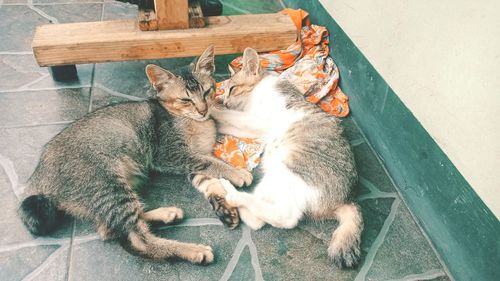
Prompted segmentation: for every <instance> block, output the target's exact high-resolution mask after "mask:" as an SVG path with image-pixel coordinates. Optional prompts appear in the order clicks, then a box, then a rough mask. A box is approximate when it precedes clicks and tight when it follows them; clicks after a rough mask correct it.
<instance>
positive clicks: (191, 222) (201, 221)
mask: <svg viewBox="0 0 500 281" xmlns="http://www.w3.org/2000/svg"><path fill="white" fill-rule="evenodd" d="M204 225H223V224H222V222H221V221H220V220H219V219H214V218H193V219H185V220H183V221H182V222H181V223H178V224H171V225H165V226H161V227H159V228H158V229H159V230H163V229H167V228H171V227H181V226H204Z"/></svg>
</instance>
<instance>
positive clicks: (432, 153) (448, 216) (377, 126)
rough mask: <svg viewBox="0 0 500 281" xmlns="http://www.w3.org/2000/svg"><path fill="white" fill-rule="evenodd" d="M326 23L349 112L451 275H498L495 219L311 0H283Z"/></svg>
mask: <svg viewBox="0 0 500 281" xmlns="http://www.w3.org/2000/svg"><path fill="white" fill-rule="evenodd" d="M285 3H286V4H287V6H288V7H290V8H302V9H304V10H306V11H308V12H309V13H310V15H311V21H312V23H315V24H319V25H323V26H326V27H327V28H328V30H329V31H330V48H331V55H332V57H333V58H334V60H335V62H336V63H337V65H338V66H339V68H340V73H341V74H340V79H341V80H340V86H341V87H342V89H343V91H344V92H345V93H346V94H347V95H348V96H349V100H350V106H351V109H352V114H353V118H354V120H355V121H356V122H357V123H358V125H359V126H360V127H361V129H362V131H363V132H364V133H365V135H366V137H367V139H368V141H369V142H370V143H371V145H372V146H373V148H374V149H375V151H376V152H377V154H378V155H379V156H380V158H381V159H382V161H383V162H384V165H385V166H386V168H387V170H388V171H389V174H390V175H391V176H392V178H393V180H394V182H395V183H396V185H397V188H398V191H399V193H400V194H401V197H402V198H403V200H404V201H405V203H406V204H407V205H408V208H409V209H410V210H411V212H412V213H413V215H414V216H415V218H416V219H417V221H418V223H419V224H420V226H421V227H422V229H423V230H424V231H425V232H426V234H427V236H428V237H429V238H430V240H431V243H432V244H433V246H434V247H435V249H436V251H437V252H438V254H439V255H440V257H441V259H442V261H443V262H444V263H445V266H446V267H447V268H448V270H449V272H450V274H451V275H452V277H453V278H454V279H455V280H464V281H465V280H500V253H499V252H500V223H499V221H498V220H497V219H496V217H495V215H494V214H493V213H492V212H491V211H490V210H489V209H488V208H487V207H486V205H485V204H484V203H483V201H482V200H481V199H480V198H479V197H478V195H477V194H476V193H475V192H474V190H473V189H472V188H471V186H470V185H469V184H468V183H467V181H466V180H465V179H464V177H463V176H462V175H461V174H460V172H459V171H458V170H457V169H456V167H455V166H454V165H453V163H452V162H451V161H450V159H449V158H448V157H447V156H446V155H445V154H444V152H443V151H442V150H441V149H440V148H439V146H438V145H437V144H436V142H435V141H434V140H433V139H432V137H431V136H430V135H429V134H428V133H427V131H426V130H425V129H424V128H423V127H422V125H421V124H420V123H419V122H418V120H417V119H416V118H415V116H413V114H412V113H411V111H410V110H409V109H408V108H407V107H406V106H405V105H404V104H403V103H402V102H401V100H400V99H399V98H398V96H397V95H396V94H395V93H394V92H393V90H392V89H391V88H390V86H389V85H388V84H387V83H386V82H385V81H384V79H383V78H382V77H381V76H380V74H379V73H378V72H377V71H376V70H375V69H374V67H373V66H372V65H371V64H370V62H369V61H368V60H367V59H366V58H365V57H364V56H363V54H362V53H361V51H360V50H359V49H358V48H357V47H356V46H355V45H354V44H353V42H352V41H351V40H350V39H349V37H348V36H347V35H346V34H345V32H344V31H343V30H342V29H341V28H340V26H339V25H338V24H337V23H336V22H335V20H334V19H333V18H332V17H331V16H330V14H329V13H328V12H327V11H326V10H325V9H324V8H323V6H322V5H321V4H320V3H319V1H317V0H308V1H298V0H285Z"/></svg>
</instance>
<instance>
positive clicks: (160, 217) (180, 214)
mask: <svg viewBox="0 0 500 281" xmlns="http://www.w3.org/2000/svg"><path fill="white" fill-rule="evenodd" d="M142 218H143V219H144V220H146V221H147V222H150V223H163V224H171V223H175V222H178V221H181V220H182V219H183V218H184V211H182V209H179V208H177V207H161V208H157V209H154V210H151V211H148V212H145V213H143V214H142Z"/></svg>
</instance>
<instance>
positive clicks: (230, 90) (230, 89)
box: [228, 86, 236, 94]
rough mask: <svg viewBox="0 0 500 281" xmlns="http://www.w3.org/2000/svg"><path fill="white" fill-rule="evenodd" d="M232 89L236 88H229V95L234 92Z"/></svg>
mask: <svg viewBox="0 0 500 281" xmlns="http://www.w3.org/2000/svg"><path fill="white" fill-rule="evenodd" d="M234 88H236V86H231V87H230V88H229V92H228V93H229V94H231V92H232V91H233V90H234Z"/></svg>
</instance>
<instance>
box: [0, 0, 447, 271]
mask: <svg viewBox="0 0 500 281" xmlns="http://www.w3.org/2000/svg"><path fill="white" fill-rule="evenodd" d="M242 3H244V4H242ZM224 4H225V8H224V9H225V13H226V14H242V13H256V12H273V11H277V10H279V9H281V8H282V6H281V2H280V1H264V0H261V1H230V0H226V1H224ZM311 12H313V11H311ZM135 15H136V8H135V7H134V6H130V5H127V4H122V3H118V2H112V1H104V2H103V1H102V0H101V1H100V0H93V1H90V0H89V1H88V2H83V1H78V0H33V1H30V0H3V1H1V0H0V38H1V40H0V165H1V168H0V205H1V206H2V211H1V212H0V280H254V279H255V280H262V279H264V280H449V279H448V277H446V275H445V272H444V270H443V268H442V266H441V265H440V263H439V262H438V259H437V257H436V255H435V254H434V252H433V250H432V248H431V247H430V245H429V243H428V242H427V240H426V239H425V237H424V236H423V235H422V233H421V231H420V229H419V228H418V226H417V225H416V223H415V222H414V220H413V219H412V217H411V215H410V214H409V212H408V210H407V208H406V207H405V205H404V203H403V202H402V201H401V199H400V198H399V197H398V195H397V193H396V190H395V187H394V186H393V185H392V183H391V181H390V179H389V177H388V176H387V174H386V172H385V170H384V169H383V167H382V166H381V164H380V163H379V161H378V159H377V157H376V156H375V155H374V153H373V152H372V150H371V149H370V146H369V145H368V144H367V143H366V140H365V138H364V137H363V135H362V134H361V133H360V132H359V131H358V129H357V127H356V125H355V124H354V122H353V121H352V120H351V119H346V120H345V122H344V124H345V126H346V129H347V136H348V138H349V139H350V141H351V143H352V145H353V146H354V150H355V153H356V160H357V163H358V166H359V172H360V175H361V180H360V183H359V185H358V189H357V195H358V201H359V203H360V204H361V206H362V209H363V215H364V220H365V232H364V235H363V242H362V248H363V261H362V264H361V265H360V266H359V267H358V268H357V269H354V270H338V269H335V268H334V267H333V266H332V264H331V262H330V261H329V260H328V257H327V253H326V248H327V243H328V241H329V239H330V236H331V233H332V230H333V229H334V228H335V226H336V223H335V222H333V221H332V222H324V223H315V222H311V221H304V222H302V223H301V224H300V226H299V227H297V228H296V229H293V230H279V229H274V228H271V227H264V228H263V229H261V230H259V231H255V232H253V231H250V230H249V229H248V228H246V227H244V226H242V227H240V228H238V229H236V230H228V229H227V228H224V227H223V226H222V224H221V223H220V222H219V221H218V220H217V219H216V217H215V216H214V215H213V214H212V210H211V208H210V206H209V204H208V203H207V202H206V201H205V200H204V199H203V198H202V196H201V195H200V194H198V193H197V192H196V191H195V190H194V189H193V188H192V187H191V186H190V184H189V183H188V182H187V180H186V179H185V177H173V176H167V175H164V176H159V177H157V178H154V179H152V183H151V184H150V188H147V190H146V191H145V192H144V194H143V198H144V202H145V204H146V205H147V206H148V207H151V208H154V207H158V206H164V205H167V206H170V205H175V206H179V207H181V208H183V209H184V210H185V212H186V217H187V219H186V220H185V221H184V222H183V223H181V224H179V225H176V226H170V227H162V228H160V229H158V230H157V232H158V233H159V235H161V236H167V237H170V238H174V239H179V240H182V241H192V242H202V243H206V244H210V245H212V246H213V248H214V249H215V255H216V261H215V263H214V264H212V265H208V266H195V265H191V264H188V263H185V262H151V261H147V260H143V259H141V258H138V257H134V256H131V255H129V254H128V253H127V252H125V251H124V250H122V248H121V247H120V246H119V245H117V243H114V242H102V241H100V240H99V239H98V237H97V235H96V234H95V232H94V230H93V229H92V228H91V227H90V226H89V225H88V224H87V223H85V222H82V221H73V220H71V219H67V221H66V222H65V224H64V226H63V227H62V228H61V229H60V230H59V231H58V232H57V233H55V234H53V235H52V236H50V237H38V238H37V237H32V236H31V235H30V234H29V233H28V232H27V231H26V229H25V228H24V226H23V225H22V224H21V222H20V220H19V218H18V217H17V215H16V208H17V204H18V197H19V194H20V192H21V191H22V188H23V183H24V182H26V179H27V178H28V177H29V175H30V173H31V172H32V171H33V169H34V167H35V165H36V163H37V160H38V157H39V153H40V150H41V148H42V146H43V145H44V144H45V143H46V142H47V141H48V140H49V139H50V138H51V137H53V136H54V135H55V134H57V133H58V132H59V131H60V130H61V129H63V128H64V127H65V126H66V125H67V124H68V123H70V122H71V121H72V120H75V119H76V118H79V117H81V116H82V115H84V114H86V113H87V112H89V111H92V110H94V109H95V108H98V107H100V106H103V105H106V104H109V103H114V102H120V101H124V100H137V99H141V98H144V97H145V96H146V95H147V93H148V91H149V84H148V82H147V80H146V77H145V75H144V66H145V65H146V63H147V62H144V61H141V62H124V63H107V64H97V65H79V66H78V72H79V81H76V82H71V83H56V82H54V81H53V80H52V78H51V77H50V75H49V73H48V71H47V69H46V68H39V67H38V66H37V65H36V63H35V61H34V59H33V55H32V53H31V48H30V41H31V38H32V34H33V31H34V27H35V26H36V25H38V24H45V23H49V22H50V21H52V22H60V23H63V22H79V21H91V20H100V19H105V20H106V19H115V18H124V17H135ZM232 57H234V56H224V57H219V58H217V66H218V72H217V78H218V79H219V80H221V79H223V78H225V77H226V75H227V71H226V67H225V65H226V64H227V62H228V61H229V60H230V59H231V58H232ZM190 60H191V59H177V60H161V61H156V62H155V63H159V64H161V65H162V66H164V67H166V68H172V67H175V66H176V65H182V64H185V63H187V62H189V61H190Z"/></svg>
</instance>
